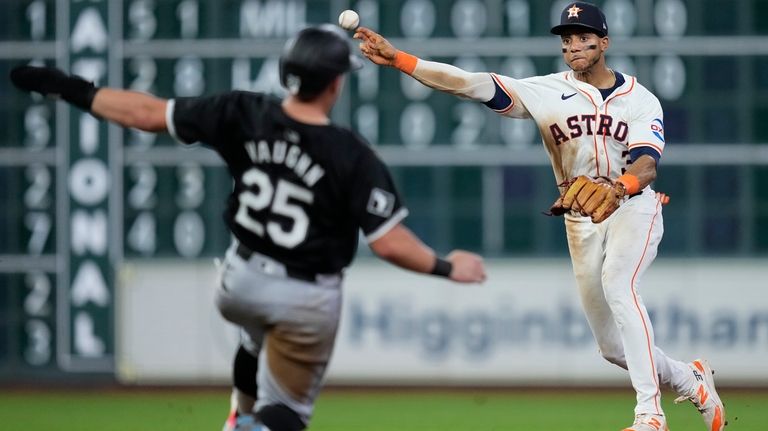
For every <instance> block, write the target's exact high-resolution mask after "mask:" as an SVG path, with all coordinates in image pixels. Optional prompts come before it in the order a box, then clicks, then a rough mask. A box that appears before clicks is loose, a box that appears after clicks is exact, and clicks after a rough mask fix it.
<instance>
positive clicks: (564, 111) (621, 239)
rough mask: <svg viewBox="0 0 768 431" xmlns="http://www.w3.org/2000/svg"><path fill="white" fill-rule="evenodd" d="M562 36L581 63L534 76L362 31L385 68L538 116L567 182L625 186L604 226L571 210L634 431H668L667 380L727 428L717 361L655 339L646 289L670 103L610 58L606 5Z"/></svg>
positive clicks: (585, 275) (571, 8)
mask: <svg viewBox="0 0 768 431" xmlns="http://www.w3.org/2000/svg"><path fill="white" fill-rule="evenodd" d="M552 33H553V34H557V35H559V36H560V37H561V41H562V51H563V59H564V60H565V62H566V64H567V65H568V66H569V67H570V69H571V70H570V71H568V72H562V73H554V74H550V75H546V76H536V77H531V78H527V79H513V78H510V77H506V76H501V75H497V74H493V73H469V72H466V71H464V70H461V69H459V68H456V67H454V66H451V65H447V64H443V63H437V62H432V61H425V60H422V59H419V58H417V57H415V56H413V55H411V54H408V53H405V52H402V51H399V50H397V49H395V48H394V47H393V46H392V45H391V44H390V43H389V42H388V41H387V40H386V39H384V38H383V37H382V36H381V35H379V34H377V33H375V32H373V31H371V30H370V29H367V28H359V29H358V30H357V32H356V34H355V38H357V39H359V40H360V41H361V43H360V50H361V51H362V53H363V54H364V55H365V56H366V57H368V59H370V60H371V61H372V62H373V63H375V64H378V65H387V66H392V67H395V68H397V69H399V70H401V71H402V72H404V73H407V74H409V75H411V76H412V77H413V78H415V79H417V80H419V81H420V82H422V83H423V84H425V85H427V86H429V87H431V88H434V89H437V90H441V91H444V92H447V93H450V94H454V95H456V96H459V97H462V98H467V99H471V100H475V101H478V102H482V103H484V104H485V105H487V106H488V107H489V108H491V109H493V110H494V111H496V112H498V113H499V114H500V115H503V116H506V117H511V118H532V119H533V120H534V121H535V122H536V125H537V126H538V128H539V132H540V133H541V136H542V141H543V144H544V148H545V149H546V151H547V153H548V155H549V158H550V160H551V162H552V168H553V170H554V173H555V178H556V180H557V183H558V184H560V183H562V182H564V181H566V180H570V179H572V178H575V177H577V176H580V175H587V176H590V177H604V178H605V180H606V181H607V182H609V183H610V184H611V185H613V186H616V187H618V188H620V189H621V190H622V195H623V196H625V197H624V198H623V199H622V201H621V205H620V206H619V208H618V209H617V210H616V211H615V212H614V213H613V214H612V215H611V216H610V217H608V218H607V219H606V220H605V221H603V222H602V223H598V224H596V223H593V222H592V219H591V218H590V217H585V216H583V215H582V214H580V213H579V212H575V211H570V212H568V213H566V214H565V225H566V232H567V236H568V246H569V250H570V255H571V261H572V264H573V271H574V274H575V276H576V282H577V285H578V289H579V295H580V298H581V302H582V305H583V307H584V311H585V313H586V317H587V320H588V322H589V325H590V328H591V329H592V333H593V334H594V337H595V339H596V341H597V344H598V347H599V349H600V353H601V354H602V356H603V357H604V358H605V359H606V360H608V361H609V362H612V363H614V364H616V365H618V366H620V367H622V368H625V369H627V370H628V371H629V375H630V379H631V381H632V386H633V387H634V388H635V391H636V392H637V406H636V408H635V419H634V423H633V424H632V425H631V426H629V427H627V428H626V429H625V431H627V430H633V431H666V430H668V428H667V421H666V419H665V416H664V412H663V410H662V408H661V401H660V397H661V389H660V385H661V384H665V385H668V386H670V387H671V388H672V389H673V390H674V391H675V392H677V393H678V394H679V395H680V397H679V398H678V400H677V401H682V400H690V401H692V402H693V404H694V405H695V406H696V407H697V408H698V410H699V411H700V412H701V414H702V415H703V418H704V421H705V423H706V425H707V429H708V430H709V431H722V429H723V427H724V426H725V410H724V408H723V404H722V402H721V401H720V398H719V397H718V395H717V392H716V391H715V386H714V382H713V377H712V370H711V369H710V367H709V365H708V363H707V362H706V361H704V360H694V361H693V362H691V363H688V364H686V363H683V362H681V361H678V360H675V359H672V358H670V357H669V356H667V355H666V354H665V353H664V352H663V351H662V350H661V349H659V348H658V347H656V346H655V343H654V335H653V328H652V327H651V322H650V320H649V318H648V313H647V311H646V308H645V305H644V304H643V301H642V299H641V297H640V295H639V292H638V290H639V288H640V286H641V283H640V281H641V280H642V276H643V273H644V272H645V270H646V269H647V268H648V266H649V265H650V264H651V262H653V259H654V258H655V257H656V251H657V247H658V245H659V242H660V241H661V237H662V234H663V230H664V228H663V222H662V214H661V206H662V198H663V197H659V196H657V194H656V193H655V192H654V191H653V190H652V189H651V186H650V185H651V183H652V182H653V180H654V179H655V178H656V167H657V164H658V161H659V159H660V157H661V155H662V153H663V152H664V145H665V142H664V120H663V113H662V109H661V105H660V103H659V101H658V99H657V98H656V97H655V96H654V95H653V94H652V93H651V92H650V91H648V90H647V89H646V88H645V87H643V86H642V85H641V84H640V83H638V82H637V78H635V77H634V76H629V75H625V74H622V73H620V72H618V71H613V70H611V69H609V68H608V67H607V66H606V64H605V55H604V54H605V52H606V50H607V49H608V47H609V45H610V40H609V38H608V26H607V23H606V21H605V16H604V15H603V13H602V11H600V9H599V8H597V7H596V6H595V5H592V4H589V3H583V2H575V3H571V4H569V5H568V6H567V7H566V8H565V9H564V10H563V12H562V14H561V21H560V25H557V26H555V27H553V28H552ZM624 192H625V193H624Z"/></svg>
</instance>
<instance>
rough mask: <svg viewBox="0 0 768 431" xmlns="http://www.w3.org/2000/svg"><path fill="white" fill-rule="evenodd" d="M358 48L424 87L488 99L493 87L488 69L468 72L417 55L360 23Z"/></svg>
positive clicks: (493, 90) (494, 90) (377, 62)
mask: <svg viewBox="0 0 768 431" xmlns="http://www.w3.org/2000/svg"><path fill="white" fill-rule="evenodd" d="M354 37H355V39H359V40H360V41H361V42H360V51H361V52H362V53H363V55H365V56H366V57H367V58H368V59H369V60H371V61H372V62H373V63H375V64H378V65H381V66H391V67H394V68H397V69H399V70H401V71H403V72H405V73H407V74H409V75H411V76H412V77H414V78H415V79H417V80H418V81H419V82H421V83H422V84H424V85H426V86H427V87H430V88H434V89H435V90H440V91H443V92H446V93H450V94H453V95H456V96H459V97H465V98H468V99H471V100H476V101H478V102H487V101H489V100H491V99H492V98H493V96H494V94H495V92H496V87H495V85H494V83H493V79H491V76H490V74H488V73H471V72H467V71H465V70H462V69H459V68H458V67H456V66H452V65H450V64H445V63H439V62H436V61H427V60H423V59H419V58H416V57H414V56H413V55H410V54H408V53H405V52H403V51H399V50H397V49H396V48H395V47H394V46H393V45H392V44H391V43H389V41H388V40H387V39H385V38H383V37H382V36H381V35H380V34H378V33H376V32H375V31H373V30H371V29H368V28H365V27H359V28H358V29H357V31H356V32H355V36H354Z"/></svg>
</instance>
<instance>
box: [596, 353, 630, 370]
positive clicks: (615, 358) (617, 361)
mask: <svg viewBox="0 0 768 431" xmlns="http://www.w3.org/2000/svg"><path fill="white" fill-rule="evenodd" d="M600 354H601V355H602V356H603V358H604V359H605V360H606V361H608V362H610V363H612V364H614V365H618V366H620V367H621V368H624V369H625V370H626V369H627V360H626V358H625V357H624V352H623V351H622V350H621V349H614V348H607V349H600Z"/></svg>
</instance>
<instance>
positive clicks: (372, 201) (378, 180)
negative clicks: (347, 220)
mask: <svg viewBox="0 0 768 431" xmlns="http://www.w3.org/2000/svg"><path fill="white" fill-rule="evenodd" d="M348 181H350V184H351V185H352V186H351V190H350V199H349V205H350V208H349V210H350V212H351V213H352V216H353V218H354V219H355V220H357V223H358V224H359V226H360V228H361V229H362V230H363V234H364V235H365V238H366V240H367V241H368V242H369V243H371V242H373V241H376V240H377V239H379V238H381V237H382V236H384V234H386V233H387V232H389V230H390V229H392V228H393V227H395V226H396V225H397V224H398V223H400V222H401V221H402V220H403V219H404V218H405V217H407V216H408V209H407V208H405V207H404V206H403V202H402V200H401V198H400V194H399V193H398V192H397V188H396V187H395V183H394V181H393V180H392V175H391V174H390V172H389V169H388V168H387V166H386V165H385V164H384V162H382V161H381V159H379V158H378V157H377V156H376V154H375V153H374V152H373V151H372V150H371V149H369V148H365V151H364V152H363V153H362V155H361V157H360V158H359V160H358V162H357V163H356V165H355V168H354V171H353V176H352V178H349V179H348Z"/></svg>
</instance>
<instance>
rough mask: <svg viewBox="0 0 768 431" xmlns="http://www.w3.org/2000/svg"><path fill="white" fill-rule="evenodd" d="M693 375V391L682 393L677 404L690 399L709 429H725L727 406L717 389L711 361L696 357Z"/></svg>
mask: <svg viewBox="0 0 768 431" xmlns="http://www.w3.org/2000/svg"><path fill="white" fill-rule="evenodd" d="M688 366H689V367H691V371H692V372H693V377H694V378H695V379H696V380H695V383H694V386H693V388H692V390H691V393H690V394H688V395H681V396H680V397H678V398H677V399H676V400H675V404H677V403H681V402H683V401H688V400H690V401H691V402H692V403H693V405H694V406H696V408H697V409H698V410H699V413H701V417H702V418H704V423H706V424H707V431H723V428H725V426H726V425H728V421H726V420H725V407H724V406H723V402H722V401H720V397H719V396H718V395H717V391H716V390H715V378H714V377H713V374H714V371H712V368H710V367H709V363H708V362H707V361H705V360H702V359H696V360H694V361H693V362H691V363H690V364H688Z"/></svg>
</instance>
